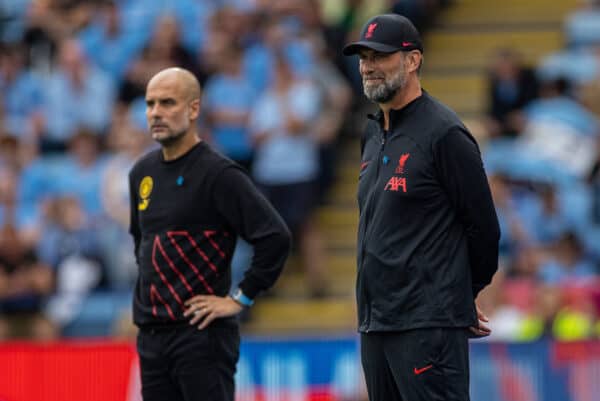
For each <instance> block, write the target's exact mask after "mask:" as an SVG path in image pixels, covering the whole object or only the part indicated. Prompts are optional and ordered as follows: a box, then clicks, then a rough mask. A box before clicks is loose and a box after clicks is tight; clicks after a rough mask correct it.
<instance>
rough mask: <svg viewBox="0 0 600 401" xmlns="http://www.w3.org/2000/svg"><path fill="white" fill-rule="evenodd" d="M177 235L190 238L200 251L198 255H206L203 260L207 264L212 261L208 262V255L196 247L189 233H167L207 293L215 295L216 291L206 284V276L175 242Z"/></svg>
mask: <svg viewBox="0 0 600 401" xmlns="http://www.w3.org/2000/svg"><path fill="white" fill-rule="evenodd" d="M176 235H183V236H186V237H188V238H189V239H190V242H191V243H192V245H193V246H194V248H196V251H198V253H200V256H202V255H204V256H203V259H204V260H205V261H207V263H210V261H208V258H207V257H206V255H205V254H204V252H202V251H201V250H199V249H198V247H197V245H196V242H195V241H194V240H193V238H191V236H190V235H189V234H188V233H187V231H169V232H167V236H168V237H169V240H170V241H171V244H173V246H174V247H175V249H177V252H178V253H179V256H181V258H182V259H183V260H184V261H185V263H187V265H188V266H189V267H190V268H191V269H192V270H193V271H194V273H195V274H196V277H198V280H200V281H201V282H202V284H203V285H204V288H206V291H208V292H209V293H210V294H214V293H215V292H214V290H213V289H212V287H211V286H210V285H209V284H208V283H207V282H206V279H205V278H204V276H203V275H202V274H201V273H200V271H198V268H197V267H196V266H195V265H194V264H193V263H192V261H191V260H190V259H189V258H188V257H187V256H186V254H185V252H183V249H181V247H180V246H179V244H178V243H177V241H175V236H176ZM215 269H216V267H215V268H214V269H213V270H215Z"/></svg>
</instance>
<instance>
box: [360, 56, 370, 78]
mask: <svg viewBox="0 0 600 401" xmlns="http://www.w3.org/2000/svg"><path fill="white" fill-rule="evenodd" d="M358 69H359V72H360V74H361V75H365V74H370V73H372V72H373V70H374V69H373V63H372V62H371V61H369V60H366V59H363V60H360V61H359V65H358Z"/></svg>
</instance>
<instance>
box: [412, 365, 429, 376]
mask: <svg viewBox="0 0 600 401" xmlns="http://www.w3.org/2000/svg"><path fill="white" fill-rule="evenodd" d="M431 368H433V365H427V366H425V367H424V368H421V369H417V368H415V370H414V372H415V375H420V374H421V373H423V372H425V371H426V370H429V369H431Z"/></svg>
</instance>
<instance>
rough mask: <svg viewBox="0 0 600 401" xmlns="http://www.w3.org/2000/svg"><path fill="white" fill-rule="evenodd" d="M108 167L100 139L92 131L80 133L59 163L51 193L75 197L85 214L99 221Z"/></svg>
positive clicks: (73, 138)
mask: <svg viewBox="0 0 600 401" xmlns="http://www.w3.org/2000/svg"><path fill="white" fill-rule="evenodd" d="M105 167H106V157H105V156H103V155H102V154H101V149H100V143H99V138H98V137H97V136H96V135H95V134H94V133H93V132H91V131H89V130H87V129H85V128H82V129H79V130H78V131H77V132H76V133H75V134H74V135H73V136H72V137H71V138H70V139H69V142H68V152H67V153H66V154H65V155H64V156H63V157H61V158H60V159H59V160H57V162H56V164H55V169H54V172H53V174H54V177H53V179H52V183H51V191H52V193H53V194H56V195H59V196H65V195H66V196H74V197H76V198H77V199H78V200H79V204H80V205H81V207H82V208H83V211H84V213H85V214H86V215H87V216H89V217H90V218H91V219H97V218H98V217H99V216H100V215H101V213H102V205H101V200H100V197H99V196H98V194H99V193H100V186H101V181H102V175H103V171H104V169H105Z"/></svg>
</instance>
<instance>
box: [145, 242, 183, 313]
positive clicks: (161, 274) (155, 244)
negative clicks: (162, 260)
mask: <svg viewBox="0 0 600 401" xmlns="http://www.w3.org/2000/svg"><path fill="white" fill-rule="evenodd" d="M159 246H160V240H159V239H158V235H157V236H156V237H154V246H153V247H152V264H153V265H154V270H156V272H157V273H158V275H159V276H160V279H161V280H162V282H163V283H164V284H165V285H166V286H167V288H168V289H169V292H170V293H171V294H172V295H173V297H174V298H175V299H176V300H177V303H178V304H179V306H181V309H183V302H181V298H179V295H177V292H175V289H174V288H173V286H172V285H171V283H169V280H167V278H166V277H165V275H164V274H163V272H162V271H161V270H160V267H159V266H158V263H157V262H156V248H158V247H159Z"/></svg>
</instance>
